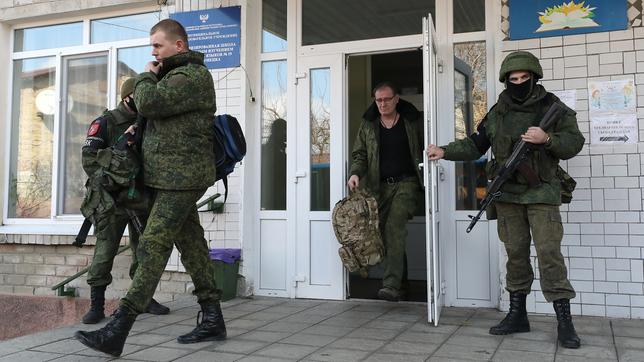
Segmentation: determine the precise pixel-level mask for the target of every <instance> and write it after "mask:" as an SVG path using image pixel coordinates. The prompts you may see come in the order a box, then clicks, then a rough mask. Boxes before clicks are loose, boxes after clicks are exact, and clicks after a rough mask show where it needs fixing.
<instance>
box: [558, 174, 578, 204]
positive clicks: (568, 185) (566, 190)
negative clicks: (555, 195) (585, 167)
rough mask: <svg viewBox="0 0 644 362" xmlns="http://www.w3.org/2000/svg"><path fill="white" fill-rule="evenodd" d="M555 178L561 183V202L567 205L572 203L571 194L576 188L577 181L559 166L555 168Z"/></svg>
mask: <svg viewBox="0 0 644 362" xmlns="http://www.w3.org/2000/svg"><path fill="white" fill-rule="evenodd" d="M557 178H558V179H559V182H561V202H562V203H564V204H569V203H570V201H572V192H573V191H574V190H575V187H577V181H575V179H574V178H572V177H571V176H570V175H569V174H568V172H566V170H564V169H563V168H561V166H557Z"/></svg>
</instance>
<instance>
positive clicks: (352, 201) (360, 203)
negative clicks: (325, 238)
mask: <svg viewBox="0 0 644 362" xmlns="http://www.w3.org/2000/svg"><path fill="white" fill-rule="evenodd" d="M331 219H332V223H333V231H334V232H335V236H336V237H337V239H338V241H339V242H340V244H341V245H342V246H340V249H338V254H340V259H342V264H344V266H345V268H347V270H349V271H350V272H355V271H359V272H360V275H361V276H362V277H364V278H366V277H367V276H368V273H367V269H368V267H369V266H372V265H376V264H378V263H380V262H381V261H382V259H383V257H384V255H385V246H384V244H383V242H382V238H381V236H380V229H379V227H378V223H379V220H378V203H377V202H376V199H375V198H374V197H373V196H371V195H370V194H369V193H368V192H367V191H366V190H361V189H358V190H356V191H354V192H352V193H351V194H349V196H347V197H345V198H344V199H342V200H340V201H338V202H337V203H336V204H335V206H334V207H333V213H332V214H331Z"/></svg>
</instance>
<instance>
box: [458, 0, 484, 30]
mask: <svg viewBox="0 0 644 362" xmlns="http://www.w3.org/2000/svg"><path fill="white" fill-rule="evenodd" d="M483 30H485V0H454V33H466V32H470V31H483Z"/></svg>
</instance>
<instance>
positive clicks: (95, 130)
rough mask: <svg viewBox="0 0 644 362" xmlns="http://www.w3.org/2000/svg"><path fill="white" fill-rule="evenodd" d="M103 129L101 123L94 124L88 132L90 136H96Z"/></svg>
mask: <svg viewBox="0 0 644 362" xmlns="http://www.w3.org/2000/svg"><path fill="white" fill-rule="evenodd" d="M100 129H101V123H100V122H94V123H92V125H91V126H89V130H88V131H87V135H88V136H94V135H95V134H97V133H98V131H100Z"/></svg>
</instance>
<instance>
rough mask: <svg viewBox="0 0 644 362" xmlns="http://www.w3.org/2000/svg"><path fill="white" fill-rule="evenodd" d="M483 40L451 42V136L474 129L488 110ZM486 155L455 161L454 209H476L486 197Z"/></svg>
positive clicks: (460, 137) (464, 133) (458, 136)
mask: <svg viewBox="0 0 644 362" xmlns="http://www.w3.org/2000/svg"><path fill="white" fill-rule="evenodd" d="M485 57H486V51H485V42H469V43H459V44H455V45H454V137H455V138H456V139H463V138H466V137H468V136H469V135H471V134H472V133H474V132H475V131H476V127H477V126H478V122H480V121H481V120H482V119H483V117H484V116H485V113H486V112H487V89H486V81H487V79H486V66H487V64H486V61H485ZM486 163H487V155H483V156H481V158H479V159H478V160H476V161H467V162H463V161H458V162H456V210H474V209H478V208H479V206H480V202H481V201H482V200H483V198H484V197H485V193H486V188H487V175H486V173H485V164H486Z"/></svg>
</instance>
